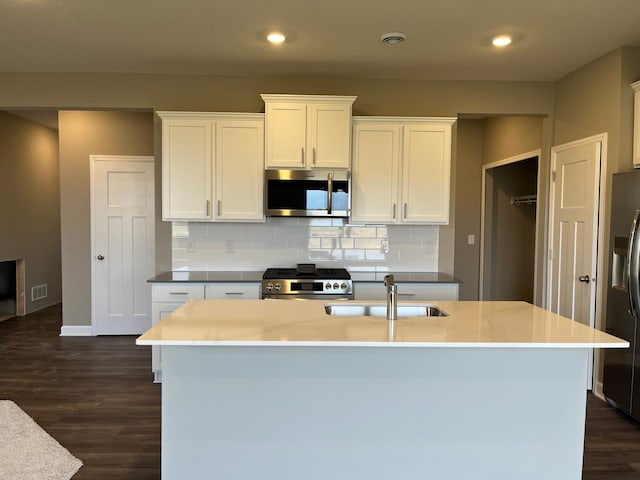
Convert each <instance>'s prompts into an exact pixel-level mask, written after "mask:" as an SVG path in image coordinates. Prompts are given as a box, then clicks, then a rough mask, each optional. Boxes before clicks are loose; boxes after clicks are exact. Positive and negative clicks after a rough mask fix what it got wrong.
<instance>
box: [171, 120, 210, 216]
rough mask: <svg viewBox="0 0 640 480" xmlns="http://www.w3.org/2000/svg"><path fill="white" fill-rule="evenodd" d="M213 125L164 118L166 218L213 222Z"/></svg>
mask: <svg viewBox="0 0 640 480" xmlns="http://www.w3.org/2000/svg"><path fill="white" fill-rule="evenodd" d="M212 126H213V122H211V121H207V120H200V119H193V120H190V119H166V120H164V119H163V122H162V219H163V220H210V219H211V199H212V197H211V183H212V177H211V175H212V171H211V168H212V155H213V148H212V147H213V138H212Z"/></svg>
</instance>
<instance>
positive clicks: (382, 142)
mask: <svg viewBox="0 0 640 480" xmlns="http://www.w3.org/2000/svg"><path fill="white" fill-rule="evenodd" d="M400 132H401V127H400V126H398V125H379V124H371V125H369V124H356V125H355V126H354V128H353V177H352V179H351V191H352V193H351V221H353V222H363V223H375V222H377V223H396V222H397V221H398V213H399V210H398V184H399V181H398V175H399V170H400Z"/></svg>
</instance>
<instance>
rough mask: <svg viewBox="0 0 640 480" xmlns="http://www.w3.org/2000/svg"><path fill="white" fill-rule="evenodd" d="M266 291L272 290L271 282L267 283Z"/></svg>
mask: <svg viewBox="0 0 640 480" xmlns="http://www.w3.org/2000/svg"><path fill="white" fill-rule="evenodd" d="M267 290H269V291H271V290H273V283H272V282H269V283H267Z"/></svg>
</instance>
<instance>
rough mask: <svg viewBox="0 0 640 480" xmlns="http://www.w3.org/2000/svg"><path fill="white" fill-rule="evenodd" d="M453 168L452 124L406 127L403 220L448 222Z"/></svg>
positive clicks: (403, 168) (403, 164) (408, 221)
mask: <svg viewBox="0 0 640 480" xmlns="http://www.w3.org/2000/svg"><path fill="white" fill-rule="evenodd" d="M450 168H451V127H450V126H442V125H407V126H405V127H404V143H403V158H402V178H403V180H402V213H401V221H402V222H403V223H437V224H447V223H449V180H450V178H449V177H450Z"/></svg>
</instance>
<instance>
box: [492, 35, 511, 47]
mask: <svg viewBox="0 0 640 480" xmlns="http://www.w3.org/2000/svg"><path fill="white" fill-rule="evenodd" d="M491 43H493V46H494V47H506V46H507V45H510V44H511V37H510V36H509V35H500V36H498V37H495V38H494V39H493V40H492V41H491Z"/></svg>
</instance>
